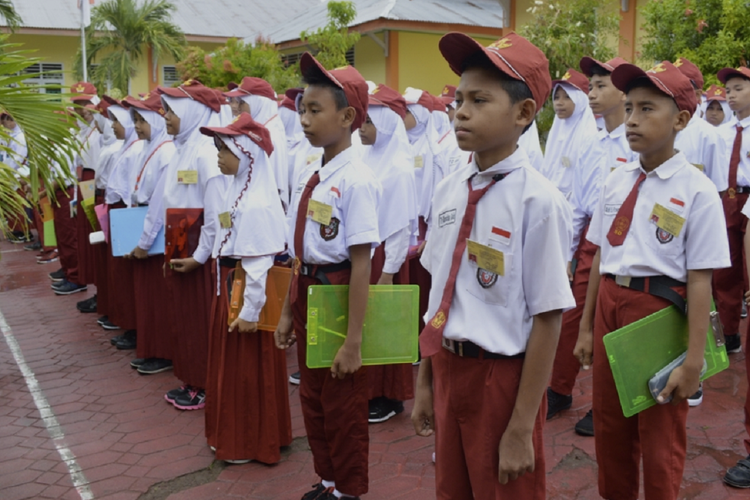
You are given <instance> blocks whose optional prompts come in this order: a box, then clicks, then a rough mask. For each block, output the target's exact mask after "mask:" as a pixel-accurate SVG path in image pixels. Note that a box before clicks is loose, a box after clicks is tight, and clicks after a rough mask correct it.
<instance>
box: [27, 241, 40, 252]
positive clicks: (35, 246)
mask: <svg viewBox="0 0 750 500" xmlns="http://www.w3.org/2000/svg"><path fill="white" fill-rule="evenodd" d="M23 249H24V250H28V251H29V252H34V251H39V250H41V249H42V244H41V243H39V242H38V241H36V242H34V243H32V244H31V245H24V247H23Z"/></svg>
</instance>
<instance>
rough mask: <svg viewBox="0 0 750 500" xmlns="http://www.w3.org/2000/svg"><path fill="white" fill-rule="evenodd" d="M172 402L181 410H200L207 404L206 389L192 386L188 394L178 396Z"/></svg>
mask: <svg viewBox="0 0 750 500" xmlns="http://www.w3.org/2000/svg"><path fill="white" fill-rule="evenodd" d="M172 404H173V405H174V407H175V408H177V409H180V410H200V409H201V408H203V407H204V406H206V391H204V390H203V389H195V388H191V389H190V390H189V391H188V393H187V394H184V395H182V396H178V397H177V398H176V399H175V400H174V401H173V402H172Z"/></svg>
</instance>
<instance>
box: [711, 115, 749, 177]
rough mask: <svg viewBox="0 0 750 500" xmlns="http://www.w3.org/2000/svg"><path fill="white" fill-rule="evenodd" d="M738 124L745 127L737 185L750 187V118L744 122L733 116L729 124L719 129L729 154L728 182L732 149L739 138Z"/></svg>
mask: <svg viewBox="0 0 750 500" xmlns="http://www.w3.org/2000/svg"><path fill="white" fill-rule="evenodd" d="M737 124H739V125H741V126H742V127H743V130H742V148H741V149H740V164H739V165H738V166H737V185H738V186H747V187H750V116H748V117H747V118H745V119H744V120H738V119H737V116H733V117H732V119H731V120H729V121H728V122H727V123H725V124H723V125H719V127H718V129H719V133H720V134H721V137H722V139H724V147H725V149H726V152H727V153H726V155H727V182H729V160H730V159H731V158H732V147H733V146H734V139H735V137H736V136H737Z"/></svg>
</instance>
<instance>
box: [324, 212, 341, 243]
mask: <svg viewBox="0 0 750 500" xmlns="http://www.w3.org/2000/svg"><path fill="white" fill-rule="evenodd" d="M340 223H341V221H340V220H338V219H337V218H336V217H331V222H330V224H328V225H327V226H324V225H323V224H321V225H320V237H321V238H323V239H324V240H325V241H331V240H332V239H334V238H335V237H336V236H338V235H339V224H340Z"/></svg>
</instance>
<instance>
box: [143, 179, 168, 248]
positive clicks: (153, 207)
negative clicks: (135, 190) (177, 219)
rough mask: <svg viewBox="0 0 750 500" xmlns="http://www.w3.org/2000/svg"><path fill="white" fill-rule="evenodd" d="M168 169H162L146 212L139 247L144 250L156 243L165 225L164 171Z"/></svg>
mask: <svg viewBox="0 0 750 500" xmlns="http://www.w3.org/2000/svg"><path fill="white" fill-rule="evenodd" d="M166 171H167V169H166V168H165V169H162V171H161V174H160V175H159V180H158V181H157V183H156V187H155V188H154V192H153V193H151V199H150V200H149V204H148V211H147V212H146V219H145V220H144V221H143V233H141V238H140V240H138V248H140V249H142V250H148V249H149V248H151V245H153V244H154V240H155V239H156V235H157V234H159V231H161V228H162V227H163V226H164V204H163V203H162V200H163V198H164V184H165V182H166V177H167V176H166V175H164V173H165V172H166Z"/></svg>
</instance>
